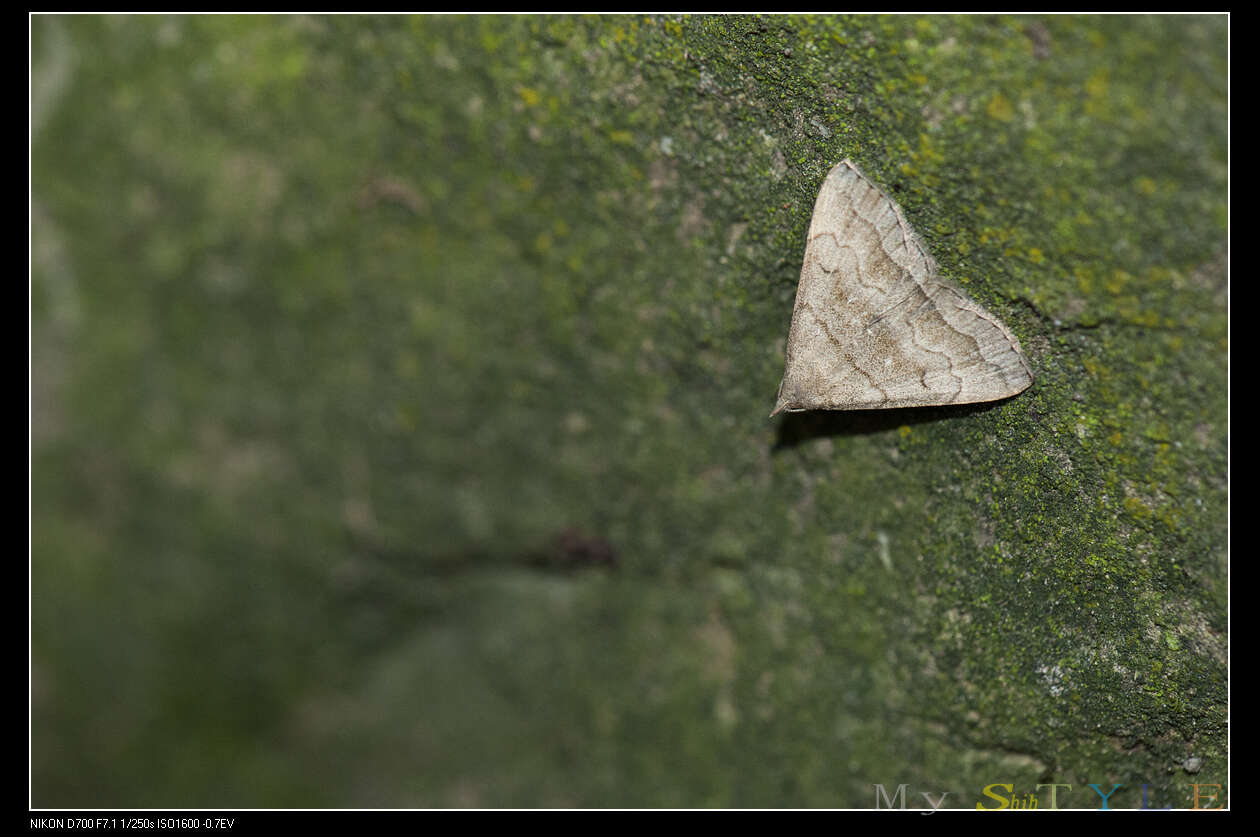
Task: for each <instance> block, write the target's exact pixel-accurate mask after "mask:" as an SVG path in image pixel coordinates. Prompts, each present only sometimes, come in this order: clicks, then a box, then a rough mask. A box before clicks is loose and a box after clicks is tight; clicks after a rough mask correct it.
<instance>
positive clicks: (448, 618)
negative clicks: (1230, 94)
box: [31, 16, 1228, 807]
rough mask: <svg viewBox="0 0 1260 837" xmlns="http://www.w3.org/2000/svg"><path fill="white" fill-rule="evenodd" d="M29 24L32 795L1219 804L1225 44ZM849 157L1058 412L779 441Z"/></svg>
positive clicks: (603, 30)
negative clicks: (831, 201) (1054, 792)
mask: <svg viewBox="0 0 1260 837" xmlns="http://www.w3.org/2000/svg"><path fill="white" fill-rule="evenodd" d="M31 34H32V48H33V75H32V118H33V136H34V139H33V151H32V171H33V204H32V206H33V208H32V213H33V231H32V241H33V279H32V284H31V309H32V337H31V342H32V360H31V374H32V416H33V428H32V547H31V553H32V554H31V593H32V595H31V598H32V612H31V620H32V624H31V630H32V640H31V645H32V679H33V682H32V698H31V699H32V731H31V736H32V773H33V776H32V802H33V804H35V805H38V806H162V807H182V806H229V807H230V806H276V807H283V806H315V807H318V806H342V807H356V806H388V807H412V806H469V805H472V806H504V805H511V806H749V807H757V806H844V807H870V806H872V805H874V804H875V803H876V793H877V792H876V789H875V785H876V784H883V785H884V786H885V787H886V788H887V789H888V792H889V794H890V795H891V794H892V793H894V792H895V790H896V788H897V786H899V785H903V784H904V785H906V786H907V787H906V794H907V795H906V797H905V800H906V803H907V804H908V805H924V804H926V803H925V802H924V801H923V797H922V796H921V795H920V793H921V792H923V791H926V792H928V793H931V794H932V795H933V797H935V796H937V795H938V794H939V793H941V792H944V791H948V792H949V796H948V797H947V798H946V801H945V805H946V806H947V807H952V806H963V807H974V806H975V805H976V803H977V802H980V803H983V804H984V805H986V806H987V807H993V806H995V805H996V804H997V803H996V801H994V800H993V799H992V798H991V797H986V796H984V795H983V794H982V789H983V788H984V787H985V786H988V785H992V784H998V783H1002V784H1010V785H1012V792H1011V795H1017V794H1023V793H1025V792H1027V791H1031V790H1033V788H1034V786H1035V785H1036V784H1038V783H1049V782H1054V783H1061V784H1070V785H1071V786H1072V789H1071V791H1070V792H1069V793H1068V794H1067V795H1066V796H1065V795H1064V792H1063V791H1060V796H1059V800H1058V801H1059V804H1060V806H1063V805H1068V806H1079V807H1098V805H1099V804H1100V798H1099V795H1098V793H1096V792H1095V791H1094V790H1093V789H1091V788H1089V787H1088V784H1089V783H1094V784H1097V785H1099V787H1100V788H1102V789H1103V792H1104V793H1105V792H1106V790H1107V789H1108V788H1111V787H1112V785H1113V784H1116V783H1119V784H1122V785H1123V787H1122V788H1120V789H1119V790H1118V791H1116V793H1115V795H1114V796H1112V797H1111V799H1110V805H1111V807H1137V806H1139V805H1141V804H1142V789H1141V786H1142V785H1146V786H1148V787H1147V795H1148V800H1149V801H1148V804H1149V805H1151V806H1164V805H1172V806H1174V807H1189V806H1191V805H1192V804H1194V801H1195V796H1194V794H1195V790H1194V784H1195V783H1199V784H1201V785H1213V784H1218V785H1223V784H1224V783H1225V781H1226V775H1227V774H1226V771H1227V756H1228V754H1227V751H1226V740H1227V739H1226V735H1227V731H1226V717H1227V684H1226V648H1227V646H1226V634H1225V631H1226V619H1227V615H1226V602H1227V560H1228V556H1227V553H1226V545H1227V531H1226V519H1227V518H1226V515H1227V502H1228V497H1227V476H1226V462H1227V450H1228V447H1227V438H1228V437H1227V433H1228V427H1227V423H1226V421H1227V401H1226V398H1227V390H1226V387H1227V378H1226V370H1227V365H1226V364H1227V344H1226V339H1227V332H1228V320H1227V307H1226V292H1227V276H1226V265H1227V252H1226V220H1227V192H1226V186H1227V157H1226V153H1227V145H1226V117H1227V99H1226V91H1227V85H1226V72H1227V51H1226V47H1227V35H1228V29H1227V19H1226V18H1224V17H1221V16H1215V17H1206V16H1205V17H1195V16H1188V17H1187V16H1179V17H1115V16H1108V17H1068V16H1055V17H1044V18H1006V17H1000V18H999V17H987V16H975V17H914V16H897V17H878V16H867V17H829V16H820V17H743V16H723V17H643V16H618V17H565V16H557V17H530V16H525V17H511V18H500V17H468V18H462V17H459V18H429V17H419V18H411V17H332V18H330V17H236V16H224V17H121V16H112V17H74V18H61V17H47V16H38V17H35V18H33V21H32V33H31ZM846 157H847V158H852V159H853V160H854V161H856V162H857V163H858V164H859V165H860V166H861V167H862V168H863V170H864V171H865V172H866V173H867V174H868V175H869V176H870V177H871V178H872V179H874V180H875V181H876V182H878V183H880V184H881V185H882V186H883V187H884V188H885V189H886V190H888V191H889V192H890V193H891V194H892V195H894V196H895V198H896V199H897V200H898V201H899V202H900V203H901V205H902V206H903V208H904V209H905V211H906V213H907V216H908V218H909V219H910V221H911V222H912V223H913V224H914V225H915V226H916V227H917V229H918V230H919V231H920V233H921V234H922V236H923V237H924V239H925V241H926V242H927V243H928V246H929V248H930V249H931V250H932V252H933V255H934V256H935V258H936V260H937V262H938V263H939V265H940V268H941V271H942V273H943V274H944V275H946V276H948V277H950V278H952V279H953V280H955V281H957V282H959V283H960V284H962V285H963V286H964V287H966V288H967V290H968V292H969V293H971V294H972V295H973V296H974V297H975V298H976V299H977V300H978V301H979V302H980V303H981V304H983V305H984V306H986V307H987V308H989V310H991V311H993V312H994V313H995V314H997V315H998V316H1000V317H1001V318H1002V319H1003V320H1004V321H1005V322H1006V323H1007V325H1008V326H1010V328H1011V329H1012V331H1014V332H1015V334H1016V335H1017V336H1018V337H1019V338H1020V339H1021V341H1022V342H1023V345H1024V347H1025V350H1026V352H1027V354H1028V356H1029V358H1030V361H1031V363H1032V365H1033V368H1034V371H1035V372H1036V374H1037V380H1036V382H1035V383H1034V385H1033V387H1032V388H1031V389H1030V390H1028V391H1027V392H1025V393H1023V394H1022V395H1020V396H1018V397H1016V398H1014V399H1010V400H1008V401H1006V402H1002V403H999V404H995V405H981V406H975V407H968V408H957V409H945V408H941V409H925V410H909V411H907V410H898V411H886V412H874V413H856V414H826V415H812V414H804V415H796V416H789V417H787V418H786V420H783V421H780V420H779V419H775V420H767V418H766V416H767V414H768V413H769V411H770V408H771V406H772V404H773V401H774V393H775V388H776V386H777V384H778V381H779V376H780V375H781V373H782V364H783V340H784V337H785V335H786V332H787V326H788V321H789V318H790V314H791V308H792V300H793V297H794V294H795V289H796V281H797V278H798V273H799V270H800V261H801V255H802V252H803V249H804V237H805V231H806V228H807V226H808V223H809V217H810V212H811V210H812V205H813V200H814V197H815V194H816V192H817V189H818V186H819V184H820V183H821V181H822V178H823V176H824V175H825V173H826V172H827V170H828V169H829V168H830V167H831V166H832V165H834V164H835V163H836V162H838V161H839V160H841V159H844V158H846ZM1214 792H1215V793H1219V795H1220V800H1218V802H1219V801H1224V800H1226V798H1227V797H1226V792H1227V789H1224V788H1223V789H1220V790H1213V789H1212V788H1210V787H1208V788H1206V789H1203V790H1200V791H1199V793H1200V797H1201V800H1200V804H1201V805H1210V804H1217V803H1213V802H1211V801H1210V800H1209V801H1203V800H1202V796H1203V794H1208V793H1214ZM1041 804H1042V806H1043V807H1044V806H1045V805H1046V804H1047V801H1046V797H1045V795H1044V794H1042V795H1041Z"/></svg>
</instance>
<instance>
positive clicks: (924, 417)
mask: <svg viewBox="0 0 1260 837" xmlns="http://www.w3.org/2000/svg"><path fill="white" fill-rule="evenodd" d="M1014 397H1015V396H1011V398H1014ZM1010 400H1011V399H1010V398H1004V399H1002V400H1001V401H985V402H982V403H979V404H947V405H943V406H940V407H897V408H894V409H891V410H806V411H804V412H800V413H784V414H783V420H782V421H781V422H779V432H778V434H777V436H776V437H775V442H774V447H773V448H771V452H774V453H777V452H778V451H781V450H786V449H788V448H794V447H796V446H797V445H799V444H800V443H801V442H808V441H809V440H810V439H818V438H822V437H824V436H865V435H868V434H871V433H883V432H884V431H887V430H893V429H895V428H898V427H901V426H902V425H903V424H906V425H912V424H927V423H928V422H933V421H945V420H946V419H954V418H962V417H963V416H970V415H975V414H977V413H984V412H987V411H989V410H992V409H993V408H994V407H997V406H998V405H1000V404H1005V403H1006V402H1007V401H1010Z"/></svg>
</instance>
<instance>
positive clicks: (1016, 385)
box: [770, 160, 1033, 416]
mask: <svg viewBox="0 0 1260 837" xmlns="http://www.w3.org/2000/svg"><path fill="white" fill-rule="evenodd" d="M786 354H787V363H786V366H785V368H784V372H783V382H782V383H781V384H779V394H778V398H777V399H776V401H775V405H774V412H772V413H771V414H770V415H771V416H774V415H777V414H778V413H781V412H799V411H802V410H877V409H887V408H893V407H927V406H936V405H941V404H972V403H976V402H980V401H995V400H997V399H1000V398H1008V397H1010V396H1012V395H1015V394H1017V393H1020V392H1023V391H1024V390H1025V389H1027V388H1028V386H1029V385H1030V384H1032V381H1033V374H1032V369H1031V367H1030V366H1029V365H1028V360H1027V358H1025V357H1024V352H1023V349H1021V348H1020V345H1019V340H1017V339H1016V338H1015V335H1013V334H1011V330H1010V329H1009V328H1007V327H1006V325H1005V324H1003V322H1002V321H1001V320H999V319H998V318H997V317H995V316H994V315H993V314H991V313H989V312H988V311H986V310H985V309H984V308H983V307H982V306H980V305H979V304H978V303H976V302H975V301H974V300H972V299H971V298H970V297H968V296H967V295H966V294H965V293H963V291H962V289H961V288H959V287H958V286H957V285H955V284H954V283H953V282H950V281H949V280H947V279H944V278H942V277H941V276H940V275H938V274H937V271H936V262H934V261H933V260H932V257H931V256H930V255H928V252H927V248H926V247H924V245H923V242H922V241H921V240H920V239H919V237H918V235H916V234H915V232H914V230H912V229H911V227H910V224H909V223H908V222H907V221H906V217H905V214H904V213H903V212H902V211H901V207H899V206H898V205H897V203H896V202H895V201H894V200H893V199H892V198H890V197H889V196H888V195H887V194H885V193H884V192H883V191H882V190H880V188H879V187H878V186H876V185H875V184H874V183H872V182H871V180H870V179H869V178H867V177H866V175H864V174H862V172H861V171H859V170H858V167H857V166H855V165H854V164H853V162H852V161H850V160H844V161H843V162H841V163H839V164H838V165H837V166H836V167H835V168H833V169H832V170H831V172H830V173H829V174H828V175H827V179H826V180H824V181H823V185H822V188H821V189H820V190H819V192H818V200H817V201H816V202H815V204H814V216H813V219H812V220H811V221H810V225H809V239H808V242H807V243H806V245H805V261H804V264H803V265H802V267H801V280H800V283H799V285H798V286H797V289H796V305H795V306H794V308H793V310H792V325H791V327H790V329H789V330H788V339H787V350H786Z"/></svg>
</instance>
